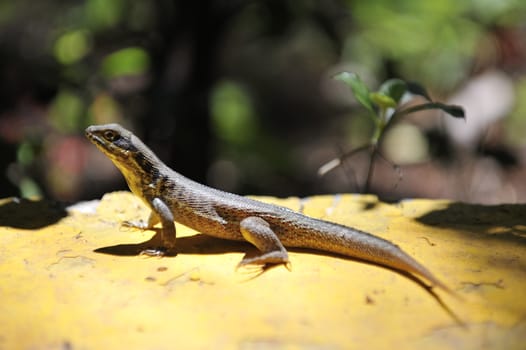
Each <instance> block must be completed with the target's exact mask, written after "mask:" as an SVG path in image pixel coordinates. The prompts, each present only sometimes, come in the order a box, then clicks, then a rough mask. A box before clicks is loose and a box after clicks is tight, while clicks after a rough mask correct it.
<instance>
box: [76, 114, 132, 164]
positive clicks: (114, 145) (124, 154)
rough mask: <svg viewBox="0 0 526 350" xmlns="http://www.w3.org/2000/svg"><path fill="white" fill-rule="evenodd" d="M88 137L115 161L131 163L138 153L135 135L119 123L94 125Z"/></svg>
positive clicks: (90, 128)
mask: <svg viewBox="0 0 526 350" xmlns="http://www.w3.org/2000/svg"><path fill="white" fill-rule="evenodd" d="M86 137H87V138H88V139H89V140H90V141H91V142H92V143H93V144H94V145H95V146H97V148H98V149H99V150H100V151H101V152H102V153H104V154H105V155H106V156H107V157H108V158H110V159H111V160H112V161H113V162H115V163H117V162H119V163H120V162H127V163H129V162H130V160H131V158H132V157H133V156H134V153H137V147H136V146H135V145H136V144H137V143H136V141H134V140H133V138H134V135H133V134H132V133H131V132H130V131H128V130H126V129H125V128H123V127H122V126H120V125H119V124H105V125H92V126H90V127H88V128H87V129H86Z"/></svg>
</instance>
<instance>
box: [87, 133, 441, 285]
mask: <svg viewBox="0 0 526 350" xmlns="http://www.w3.org/2000/svg"><path fill="white" fill-rule="evenodd" d="M85 134H86V136H87V138H88V139H89V140H90V141H91V142H92V143H93V144H94V145H95V146H97V148H98V149H99V150H100V151H102V153H104V154H105V155H106V156H107V157H108V158H109V159H110V160H111V161H112V162H113V163H114V165H115V166H116V167H117V168H118V169H119V170H120V171H121V173H122V174H123V176H124V178H125V180H126V182H127V184H128V187H129V188H130V190H131V192H132V193H133V194H135V195H136V196H137V197H139V198H141V199H142V200H143V201H144V203H145V204H146V205H147V206H148V207H149V208H150V209H151V213H150V215H149V218H148V220H147V222H144V221H141V222H126V223H124V224H126V225H128V226H132V227H136V228H139V229H152V228H153V227H154V226H155V225H157V224H158V223H161V225H162V229H161V234H160V236H161V244H162V246H161V247H158V248H156V249H147V250H145V251H144V252H143V253H145V254H147V255H164V254H165V253H167V252H169V251H172V250H174V249H175V246H176V228H175V223H174V222H177V223H180V224H183V225H185V226H187V227H190V228H192V229H194V230H196V231H198V232H200V233H203V234H206V235H209V236H213V237H219V238H223V239H228V240H235V241H247V242H249V243H251V244H252V245H254V246H255V247H256V248H257V249H258V250H259V251H260V254H258V255H256V256H252V257H244V258H243V259H242V260H241V262H240V263H239V264H238V267H240V266H256V267H262V268H264V267H269V266H276V265H284V266H285V267H287V268H288V269H290V261H289V257H288V253H287V250H286V248H285V247H289V248H291V247H292V248H308V249H314V250H320V251H325V252H329V253H334V254H338V255H343V256H347V257H351V258H355V259H359V260H362V261H367V262H371V263H375V264H378V265H382V266H385V267H388V268H390V269H394V270H398V271H401V272H403V273H406V274H410V275H412V276H414V277H416V278H417V279H418V280H419V281H421V282H422V279H424V280H427V281H428V283H430V284H431V286H428V287H429V288H433V287H439V288H441V289H443V290H445V291H448V292H451V291H450V290H449V288H447V287H446V286H445V285H444V284H443V283H442V282H441V281H440V280H439V279H437V278H436V277H435V276H434V275H433V274H432V273H431V272H430V271H429V270H428V269H427V268H425V267H424V266H423V265H421V264H420V263H419V262H417V261H416V260H415V259H414V258H412V257H411V256H410V255H409V254H407V253H405V252H404V251H403V250H402V249H400V248H399V247H398V246H397V245H395V244H394V243H391V242H390V241H388V240H385V239H383V238H380V237H378V236H375V235H372V234H370V233H367V232H364V231H361V230H358V229H355V228H352V227H348V226H344V225H341V224H337V223H333V222H329V221H325V220H321V219H316V218H312V217H309V216H306V215H303V214H301V213H298V212H295V211H293V210H291V209H288V208H285V207H281V206H277V205H273V204H269V203H264V202H261V201H257V200H255V199H251V198H247V197H244V196H240V195H236V194H233V193H229V192H224V191H221V190H218V189H215V188H212V187H208V186H206V185H203V184H201V183H198V182H195V181H193V180H191V179H189V178H187V177H185V176H183V175H181V174H179V173H178V172H176V171H174V170H172V169H171V168H169V167H168V166H167V165H166V164H165V163H163V162H162V161H161V160H160V159H159V158H158V157H157V156H156V155H155V154H154V152H153V151H152V150H150V148H148V147H147V146H146V145H145V144H144V143H143V142H142V141H141V140H140V139H139V138H138V137H137V136H135V135H134V134H133V133H132V132H131V131H129V130H127V129H125V128H124V127H122V126H120V125H119V124H105V125H92V126H89V127H88V128H86V131H85Z"/></svg>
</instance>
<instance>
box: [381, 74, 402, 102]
mask: <svg viewBox="0 0 526 350" xmlns="http://www.w3.org/2000/svg"><path fill="white" fill-rule="evenodd" d="M406 91H407V84H406V82H405V81H403V80H401V79H389V80H386V81H385V82H384V83H383V84H382V85H381V86H380V89H379V90H378V92H379V93H382V94H384V95H387V96H389V97H390V98H391V99H393V100H394V101H395V102H396V103H397V104H398V102H400V99H401V98H402V96H403V95H404V94H405V92H406Z"/></svg>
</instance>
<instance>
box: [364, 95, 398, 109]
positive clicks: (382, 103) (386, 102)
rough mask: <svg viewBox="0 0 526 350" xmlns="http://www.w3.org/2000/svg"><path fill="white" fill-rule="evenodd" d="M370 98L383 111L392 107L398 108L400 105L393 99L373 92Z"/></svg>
mask: <svg viewBox="0 0 526 350" xmlns="http://www.w3.org/2000/svg"><path fill="white" fill-rule="evenodd" d="M369 98H370V99H371V101H373V102H374V103H375V104H376V105H378V106H379V107H380V108H382V109H386V108H390V107H391V108H396V105H397V104H398V103H397V102H396V101H395V100H394V99H393V98H392V97H390V96H387V95H385V94H383V93H380V92H371V93H370V94H369Z"/></svg>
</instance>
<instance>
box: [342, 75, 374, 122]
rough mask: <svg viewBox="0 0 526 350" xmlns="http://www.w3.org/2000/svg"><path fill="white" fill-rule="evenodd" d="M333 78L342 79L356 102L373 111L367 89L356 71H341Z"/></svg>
mask: <svg viewBox="0 0 526 350" xmlns="http://www.w3.org/2000/svg"><path fill="white" fill-rule="evenodd" d="M334 79H336V80H340V81H343V82H344V83H345V84H346V85H347V86H349V87H350V88H351V91H352V93H353V95H354V97H355V98H356V100H357V101H358V102H360V103H361V104H362V106H364V107H365V108H367V109H368V110H369V111H371V112H372V113H374V108H373V104H372V101H371V99H370V97H369V89H368V88H367V86H366V85H365V84H364V82H363V81H362V79H360V77H359V76H358V74H356V73H352V72H342V73H339V74H337V75H335V76H334Z"/></svg>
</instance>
